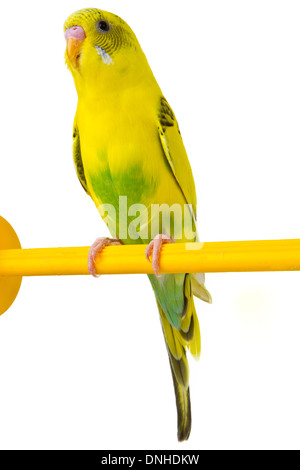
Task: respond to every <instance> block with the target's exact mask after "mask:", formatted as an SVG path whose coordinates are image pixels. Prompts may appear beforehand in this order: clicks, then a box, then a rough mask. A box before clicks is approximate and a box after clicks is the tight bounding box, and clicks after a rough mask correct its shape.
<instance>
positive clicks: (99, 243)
mask: <svg viewBox="0 0 300 470" xmlns="http://www.w3.org/2000/svg"><path fill="white" fill-rule="evenodd" d="M109 245H123V243H122V242H121V240H114V239H111V238H97V240H96V241H95V242H94V243H93V244H92V246H91V248H90V251H89V256H88V269H89V272H90V273H91V274H92V276H94V277H98V276H97V274H96V265H95V262H96V258H97V255H98V254H99V253H101V251H102V250H103V248H105V247H106V246H109Z"/></svg>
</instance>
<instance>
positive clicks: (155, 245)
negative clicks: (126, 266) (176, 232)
mask: <svg viewBox="0 0 300 470" xmlns="http://www.w3.org/2000/svg"><path fill="white" fill-rule="evenodd" d="M165 243H175V240H174V238H173V237H172V236H171V235H165V234H163V235H156V237H155V238H154V239H153V240H152V242H150V243H149V245H148V246H147V248H146V250H145V252H146V258H147V260H148V261H150V263H151V260H150V256H151V255H152V266H153V271H154V273H155V275H156V276H158V271H159V258H160V252H161V247H162V246H163V245H164V244H165Z"/></svg>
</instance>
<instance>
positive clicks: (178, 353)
mask: <svg viewBox="0 0 300 470" xmlns="http://www.w3.org/2000/svg"><path fill="white" fill-rule="evenodd" d="M185 296H186V306H185V313H184V317H183V319H182V322H181V329H178V330H177V329H176V328H174V326H172V325H171V324H170V323H169V321H168V319H167V317H166V315H165V314H164V311H163V309H162V308H161V306H160V304H159V303H158V302H157V305H158V309H159V313H160V320H161V324H162V329H163V333H164V337H165V341H166V346H167V350H168V354H169V361H170V366H171V372H172V378H173V384H174V390H175V397H176V406H177V428H178V440H179V441H184V440H186V439H188V437H189V435H190V432H191V425H192V418H191V403H190V389H189V365H188V361H187V357H186V349H187V348H188V349H189V350H190V352H191V353H192V355H193V356H195V357H196V358H198V357H199V355H200V349H201V339H200V329H199V322H198V318H197V314H196V311H195V306H194V301H193V295H192V291H191V279H190V276H189V275H187V277H186V283H185Z"/></svg>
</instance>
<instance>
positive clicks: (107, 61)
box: [95, 46, 113, 65]
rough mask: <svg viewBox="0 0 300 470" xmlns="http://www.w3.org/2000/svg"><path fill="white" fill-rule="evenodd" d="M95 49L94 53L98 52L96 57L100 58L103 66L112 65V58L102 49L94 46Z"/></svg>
mask: <svg viewBox="0 0 300 470" xmlns="http://www.w3.org/2000/svg"><path fill="white" fill-rule="evenodd" d="M95 48H96V51H97V52H98V55H99V56H100V57H101V59H102V61H103V63H104V64H106V65H110V64H113V60H112V58H111V57H110V55H109V54H108V53H107V52H106V51H105V50H104V49H102V47H100V46H95Z"/></svg>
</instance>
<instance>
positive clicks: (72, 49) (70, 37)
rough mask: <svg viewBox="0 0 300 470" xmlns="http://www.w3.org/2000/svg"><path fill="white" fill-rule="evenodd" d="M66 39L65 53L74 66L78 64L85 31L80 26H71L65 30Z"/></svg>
mask: <svg viewBox="0 0 300 470" xmlns="http://www.w3.org/2000/svg"><path fill="white" fill-rule="evenodd" d="M65 38H66V41H67V55H68V57H69V59H70V62H71V63H72V65H73V66H74V67H76V66H77V65H78V61H79V58H80V54H81V46H82V43H83V41H84V40H85V32H84V29H83V28H82V27H81V26H72V28H69V29H67V30H66V32H65Z"/></svg>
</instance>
